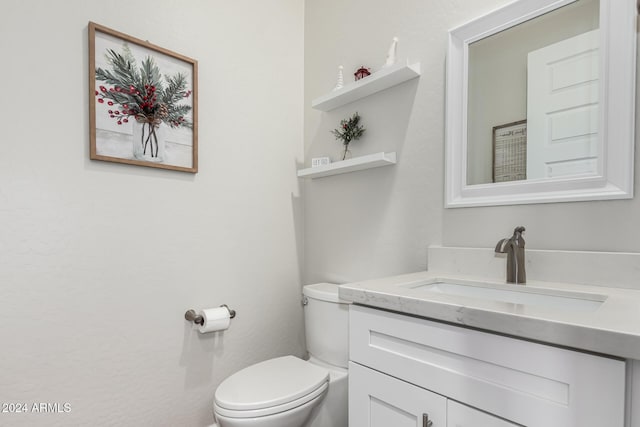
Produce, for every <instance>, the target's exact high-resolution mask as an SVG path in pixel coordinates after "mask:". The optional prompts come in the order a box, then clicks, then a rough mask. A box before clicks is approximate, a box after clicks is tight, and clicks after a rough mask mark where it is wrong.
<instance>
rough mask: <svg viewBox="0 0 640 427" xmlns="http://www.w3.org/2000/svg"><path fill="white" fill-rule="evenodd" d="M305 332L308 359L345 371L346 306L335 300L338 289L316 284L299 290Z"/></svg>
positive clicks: (347, 347) (333, 286)
mask: <svg viewBox="0 0 640 427" xmlns="http://www.w3.org/2000/svg"><path fill="white" fill-rule="evenodd" d="M302 294H303V301H304V328H305V335H306V339H307V350H308V351H309V355H311V356H312V357H315V358H316V359H318V360H320V361H321V362H324V363H327V364H329V365H333V366H339V367H341V368H346V367H347V365H348V362H349V303H348V302H346V301H343V300H341V299H340V298H339V297H338V285H336V284H333V283H316V284H314V285H306V286H304V287H303V288H302Z"/></svg>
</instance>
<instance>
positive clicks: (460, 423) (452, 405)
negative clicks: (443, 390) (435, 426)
mask: <svg viewBox="0 0 640 427" xmlns="http://www.w3.org/2000/svg"><path fill="white" fill-rule="evenodd" d="M518 426H519V424H513V423H510V422H509V421H505V420H503V419H501V418H496V417H494V416H493V415H489V414H487V413H485V412H481V411H478V410H477V409H473V408H471V407H469V406H466V405H461V404H460V403H458V402H454V401H453V400H449V401H447V427H518Z"/></svg>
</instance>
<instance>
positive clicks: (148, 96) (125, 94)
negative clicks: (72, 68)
mask: <svg viewBox="0 0 640 427" xmlns="http://www.w3.org/2000/svg"><path fill="white" fill-rule="evenodd" d="M105 56H106V59H107V61H108V62H109V64H110V65H111V69H110V70H109V69H103V68H97V69H96V81H100V82H104V85H100V86H99V90H96V91H95V96H96V97H97V101H98V102H99V103H100V104H105V103H106V104H107V105H108V106H109V107H114V108H113V109H110V110H108V114H109V117H110V118H112V119H114V120H116V123H117V124H118V125H123V124H125V123H128V122H129V119H130V118H133V119H134V120H135V121H136V122H138V123H140V124H141V125H142V133H141V136H140V141H139V143H140V149H141V151H140V152H141V153H142V154H143V155H146V154H147V150H149V153H150V156H151V157H152V158H157V157H158V150H159V146H158V134H157V132H158V129H159V127H160V125H161V124H162V123H166V124H167V125H169V126H170V127H171V128H179V127H187V128H192V127H193V123H192V122H191V121H190V120H189V118H188V117H187V115H188V114H189V112H190V111H191V109H192V107H191V106H190V105H188V104H185V103H183V102H184V101H185V100H186V99H187V98H189V97H190V96H191V94H192V92H191V90H189V89H188V82H187V77H186V76H185V75H184V74H182V73H176V74H175V75H173V76H166V75H165V76H163V75H162V74H161V73H160V69H159V68H158V66H157V65H156V62H155V60H154V58H153V57H152V56H147V57H146V58H145V59H144V60H142V61H141V62H140V66H139V67H138V66H137V65H136V59H135V57H134V56H133V54H132V52H131V49H130V48H129V46H128V44H127V43H123V46H122V52H121V53H118V52H116V51H115V50H114V49H107V52H106V55H105ZM134 144H136V142H135V141H134ZM135 151H136V150H135V149H134V153H135Z"/></svg>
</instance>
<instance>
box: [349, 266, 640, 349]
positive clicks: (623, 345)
mask: <svg viewBox="0 0 640 427" xmlns="http://www.w3.org/2000/svg"><path fill="white" fill-rule="evenodd" d="M435 281H443V282H447V281H448V282H453V283H456V282H457V283H465V281H470V282H475V283H478V284H480V285H481V286H487V287H490V288H494V289H502V290H518V291H523V292H529V293H542V294H556V295H561V294H563V293H572V292H575V293H579V294H580V295H582V296H584V297H585V298H586V299H593V300H594V301H602V300H604V302H602V304H601V305H599V306H598V307H597V308H595V309H592V310H591V309H573V308H570V307H562V306H556V307H553V306H546V305H544V304H533V305H529V304H519V303H513V302H502V301H497V300H490V299H481V298H474V297H469V296H460V295H450V294H446V293H436V292H430V291H426V290H424V289H420V288H418V286H420V285H421V284H425V283H431V282H435ZM339 295H340V298H341V299H344V300H346V301H349V302H352V303H355V304H362V305H367V306H371V307H376V308H381V309H386V310H392V311H396V312H400V313H405V314H409V315H415V316H420V317H425V318H430V319H434V320H439V321H444V322H450V323H453V324H459V325H464V326H468V327H473V328H478V329H482V330H487V331H491V332H497V333H501V334H507V335H511V336H514V337H519V338H524V339H529V340H535V341H540V342H545V343H550V344H555V345H560V346H563V347H569V348H575V349H579V350H584V351H590V352H595V353H600V354H605V355H611V356H616V357H620V358H627V359H637V360H640V291H639V290H635V289H622V288H610V287H603V286H589V285H582V284H568V283H553V282H539V281H530V282H528V283H527V284H526V285H524V286H523V285H512V284H505V283H504V282H503V283H499V282H494V281H490V280H487V279H477V278H474V277H472V276H460V275H455V276H452V275H450V274H446V273H443V274H439V273H437V272H432V271H423V272H418V273H411V274H404V275H400V276H391V277H385V278H380V279H373V280H367V281H362V282H354V283H348V284H344V285H341V286H340V287H339Z"/></svg>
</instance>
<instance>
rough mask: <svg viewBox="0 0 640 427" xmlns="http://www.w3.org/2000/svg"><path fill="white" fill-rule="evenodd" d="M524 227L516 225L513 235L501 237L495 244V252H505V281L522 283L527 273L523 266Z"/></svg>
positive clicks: (524, 281)
mask: <svg viewBox="0 0 640 427" xmlns="http://www.w3.org/2000/svg"><path fill="white" fill-rule="evenodd" d="M522 233H524V227H522V226H520V227H516V228H515V230H513V236H511V237H507V238H506V239H501V240H500V241H499V242H498V244H497V245H496V253H500V254H505V253H506V254H507V283H516V284H521V285H524V284H525V283H526V281H527V274H526V272H525V267H524V238H523V237H522Z"/></svg>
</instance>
